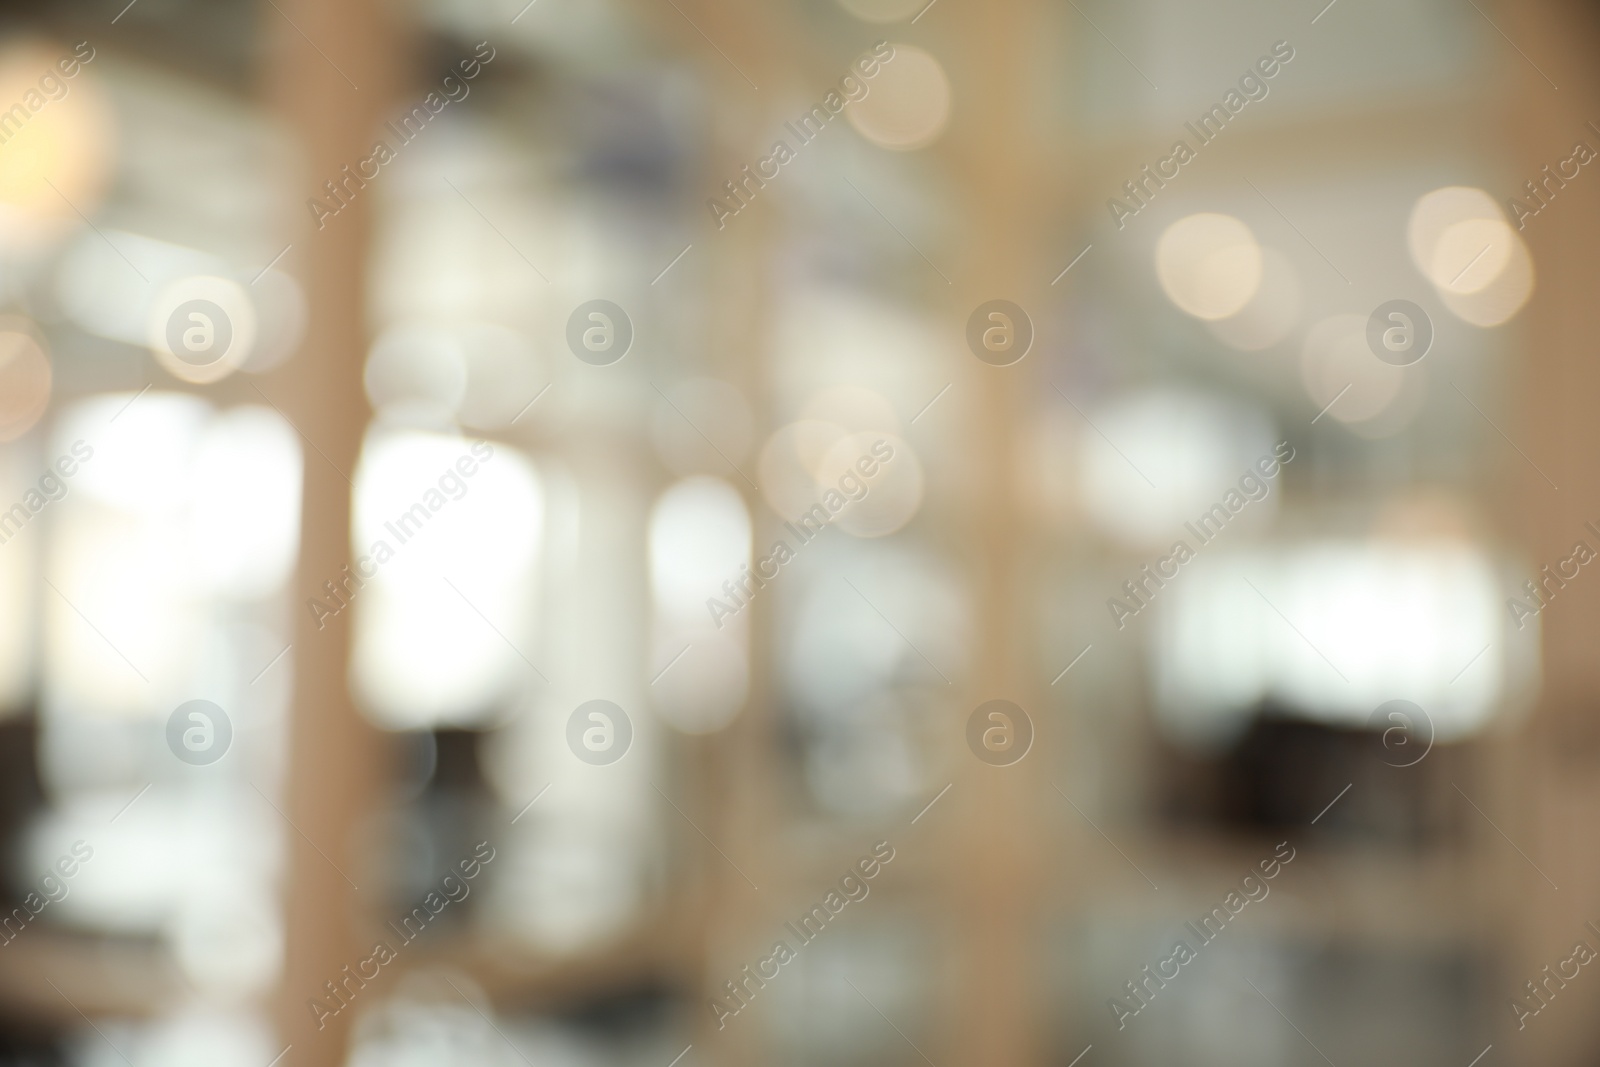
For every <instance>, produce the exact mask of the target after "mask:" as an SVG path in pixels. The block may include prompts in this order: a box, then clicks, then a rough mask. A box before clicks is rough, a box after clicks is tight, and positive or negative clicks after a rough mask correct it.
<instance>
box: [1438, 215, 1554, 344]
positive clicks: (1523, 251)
mask: <svg viewBox="0 0 1600 1067" xmlns="http://www.w3.org/2000/svg"><path fill="white" fill-rule="evenodd" d="M1505 232H1506V233H1509V234H1511V236H1512V237H1513V238H1514V240H1513V242H1512V244H1511V246H1510V250H1509V253H1508V254H1507V257H1506V266H1505V269H1504V270H1502V271H1501V272H1500V273H1499V274H1497V275H1495V277H1494V279H1493V280H1492V281H1490V282H1489V283H1488V284H1486V285H1485V286H1484V287H1483V288H1481V289H1477V290H1474V291H1473V292H1470V293H1460V292H1455V291H1452V290H1450V289H1441V290H1439V299H1440V300H1441V301H1443V303H1444V305H1445V307H1447V308H1449V309H1450V310H1451V311H1452V312H1454V313H1455V315H1456V317H1457V318H1459V319H1461V320H1462V321H1464V322H1468V323H1471V324H1472V325H1473V326H1482V327H1484V328H1488V327H1490V326H1499V325H1500V324H1501V323H1503V322H1507V321H1509V320H1510V319H1511V318H1512V316H1514V315H1516V313H1517V312H1519V311H1521V310H1522V308H1523V305H1525V304H1526V303H1527V302H1528V298H1529V297H1531V296H1532V295H1533V285H1534V272H1533V256H1532V255H1530V254H1529V252H1528V246H1527V245H1526V244H1524V243H1523V240H1522V238H1521V237H1518V236H1517V235H1516V234H1515V233H1512V232H1511V230H1510V228H1509V227H1507V228H1506V231H1505Z"/></svg>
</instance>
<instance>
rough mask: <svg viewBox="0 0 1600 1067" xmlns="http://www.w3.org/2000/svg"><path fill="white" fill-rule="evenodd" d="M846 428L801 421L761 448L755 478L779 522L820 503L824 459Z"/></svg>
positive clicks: (777, 433)
mask: <svg viewBox="0 0 1600 1067" xmlns="http://www.w3.org/2000/svg"><path fill="white" fill-rule="evenodd" d="M846 436H847V434H846V431H845V428H844V427H843V426H840V425H839V424H838V423H833V422H821V421H819V420H816V419H801V420H800V421H798V422H791V423H789V424H788V425H787V426H783V427H780V428H779V429H778V430H777V431H776V432H774V433H773V434H772V436H771V437H769V438H767V443H766V444H765V445H763V446H762V448H761V458H760V460H759V461H758V470H757V474H756V477H757V478H758V480H759V481H760V485H761V495H762V496H763V497H764V498H765V499H766V501H767V504H768V506H770V507H771V508H772V510H773V511H775V512H777V513H778V515H779V517H780V518H783V519H786V520H793V519H795V518H796V517H798V516H799V515H800V513H801V512H803V511H805V510H806V509H807V508H809V507H811V505H813V504H815V503H816V502H817V478H818V472H819V470H820V468H821V464H822V461H823V459H824V458H825V457H826V456H827V455H828V452H829V450H830V449H832V448H833V446H834V445H835V444H837V443H838V442H839V441H840V439H841V438H844V437H846Z"/></svg>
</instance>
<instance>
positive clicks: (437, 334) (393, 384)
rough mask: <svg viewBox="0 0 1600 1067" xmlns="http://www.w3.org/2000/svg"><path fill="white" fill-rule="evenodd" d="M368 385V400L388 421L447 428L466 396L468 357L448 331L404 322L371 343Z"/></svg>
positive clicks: (414, 425)
mask: <svg viewBox="0 0 1600 1067" xmlns="http://www.w3.org/2000/svg"><path fill="white" fill-rule="evenodd" d="M364 380H365V382H366V389H367V399H368V400H370V401H371V402H372V406H373V408H375V409H376V410H377V412H378V414H379V416H380V417H381V418H382V419H383V420H384V421H385V422H392V423H394V424H396V425H400V426H413V427H417V428H421V429H443V428H445V427H448V426H450V425H451V424H452V422H453V420H454V418H455V413H456V410H457V409H458V408H460V407H461V402H462V401H463V400H464V399H465V398H466V395H467V360H466V355H465V354H464V353H463V351H462V345H461V342H460V338H459V337H458V336H457V335H456V334H455V332H454V331H452V330H450V329H449V328H447V327H445V326H442V325H440V324H437V323H419V322H408V323H401V324H398V325H395V326H391V327H389V328H388V329H387V330H385V331H383V333H382V334H380V335H379V336H378V339H377V340H376V341H374V342H373V343H372V351H371V352H370V353H369V354H368V355H367V367H366V372H365V374H364Z"/></svg>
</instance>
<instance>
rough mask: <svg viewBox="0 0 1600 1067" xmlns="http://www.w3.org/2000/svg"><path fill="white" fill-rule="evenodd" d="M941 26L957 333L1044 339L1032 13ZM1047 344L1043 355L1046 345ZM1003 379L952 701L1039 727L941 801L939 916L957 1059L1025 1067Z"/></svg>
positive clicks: (1026, 877) (1027, 820)
mask: <svg viewBox="0 0 1600 1067" xmlns="http://www.w3.org/2000/svg"><path fill="white" fill-rule="evenodd" d="M934 14H937V15H938V16H939V17H942V18H943V19H945V20H947V21H948V23H949V24H950V25H949V26H947V27H946V28H947V30H948V33H947V35H946V37H945V41H946V42H948V44H947V45H946V46H945V47H942V48H941V49H940V50H939V54H940V57H941V60H942V61H943V62H944V63H945V64H946V66H947V69H948V70H949V71H950V73H951V80H952V83H953V85H954V91H955V111H954V115H953V119H952V125H951V128H950V132H949V134H948V135H947V137H948V141H949V143H948V145H947V146H946V147H947V152H948V154H949V157H950V158H951V161H952V163H953V165H954V168H955V170H956V172H957V180H958V182H959V183H960V184H959V188H960V203H961V204H962V207H963V208H964V211H965V214H966V216H967V220H968V231H967V232H969V233H971V234H972V236H973V240H974V244H973V245H972V246H971V247H970V248H969V249H967V250H966V256H967V262H968V264H969V265H970V269H969V270H968V271H966V272H965V273H963V274H960V275H957V278H956V284H955V286H954V287H953V293H952V299H953V302H954V306H953V307H952V308H951V309H950V312H949V314H948V316H947V317H948V321H949V323H950V327H949V328H951V329H955V330H964V328H965V325H966V318H967V315H968V314H970V312H971V311H972V309H973V308H975V307H977V306H978V305H979V304H980V303H982V302H984V301H986V300H991V299H996V298H1003V299H1009V300H1012V301H1014V302H1016V303H1018V304H1019V305H1021V306H1022V307H1023V308H1024V309H1025V310H1027V311H1028V312H1029V314H1030V316H1031V317H1032V318H1033V319H1034V321H1035V324H1036V325H1037V324H1038V323H1039V321H1040V319H1041V314H1040V313H1041V311H1042V307H1041V301H1042V300H1044V299H1045V297H1044V295H1043V294H1045V293H1047V292H1048V286H1047V284H1046V283H1047V282H1048V278H1047V277H1046V278H1045V279H1044V280H1043V281H1041V280H1040V278H1039V277H1038V275H1040V274H1041V272H1043V271H1044V268H1043V267H1042V266H1040V265H1039V260H1040V258H1041V250H1040V249H1038V248H1037V247H1035V246H1034V242H1033V235H1035V234H1036V233H1037V232H1038V229H1039V227H1038V224H1037V220H1036V218H1034V217H1033V216H1032V214H1031V213H1032V212H1036V211H1038V210H1040V209H1041V207H1042V206H1043V205H1044V204H1046V203H1047V201H1046V200H1044V198H1043V193H1042V187H1043V185H1044V182H1043V181H1042V174H1041V156H1040V153H1039V151H1038V149H1036V148H1034V147H1031V145H1030V140H1029V138H1030V136H1031V132H1032V131H1031V130H1030V129H1029V124H1028V122H1027V119H1026V117H1027V116H1028V115H1029V114H1030V113H1032V111H1033V104H1032V100H1031V93H1030V90H1031V88H1032V85H1031V83H1030V81H1029V75H1030V73H1031V72H1032V71H1033V70H1034V65H1033V63H1032V62H1031V61H1030V60H1031V58H1032V57H1033V56H1035V55H1036V54H1037V48H1036V45H1035V41H1034V35H1035V33H1036V31H1037V29H1038V26H1039V24H1040V17H1041V13H1040V11H1039V8H1038V5H1037V4H1035V3H1032V2H1028V0H1024V2H1021V3H1015V4H1005V5H1001V6H998V7H995V6H989V7H963V6H961V5H956V6H954V7H950V8H945V9H944V10H942V11H941V10H940V9H938V8H935V9H934V12H933V13H930V17H933V15H934ZM1041 342H1043V344H1041ZM1045 344H1048V338H1040V339H1039V340H1037V341H1036V342H1035V345H1034V348H1035V351H1034V352H1033V354H1032V355H1030V356H1029V357H1028V358H1027V359H1026V360H1025V361H1024V362H1022V363H1019V364H1016V365H1014V366H1011V367H1004V368H999V367H990V366H986V365H983V364H980V363H978V361H977V360H976V359H972V360H970V362H969V363H968V365H967V368H966V374H965V381H964V382H959V380H958V382H959V384H958V386H957V388H967V389H970V390H971V391H972V395H973V396H975V397H976V402H975V403H974V404H973V405H972V407H971V410H972V412H973V415H974V417H975V420H976V421H975V424H974V425H973V426H972V427H971V433H970V434H969V440H971V442H972V447H973V448H975V449H976V450H978V452H979V460H978V462H977V463H976V464H974V466H973V469H974V471H975V472H976V474H975V477H974V479H973V481H972V483H971V484H970V485H968V486H967V487H966V489H965V496H966V499H967V500H968V501H969V502H970V507H969V509H968V514H970V515H971V516H972V521H971V525H970V526H969V527H968V530H967V535H968V538H969V539H970V543H971V544H973V546H974V547H975V549H976V551H975V553H974V558H975V559H976V560H977V570H976V573H975V574H974V575H973V588H974V589H975V590H976V594H977V597H978V601H977V605H976V607H977V612H976V615H977V619H978V626H977V627H976V634H977V641H978V645H977V647H976V648H975V649H973V663H974V665H975V672H974V676H973V683H974V686H973V688H972V689H971V690H970V691H969V692H967V693H964V694H961V697H962V698H963V699H961V702H960V704H959V705H958V719H957V721H955V722H953V723H951V724H950V729H952V730H957V731H963V730H964V729H965V725H966V716H967V714H968V713H970V711H971V710H972V709H973V708H975V707H977V706H978V705H979V704H980V703H982V702H983V701H985V700H990V699H1001V698H1003V699H1009V700H1014V701H1016V702H1017V703H1019V704H1021V705H1022V707H1023V708H1024V709H1025V710H1026V711H1027V712H1028V714H1029V715H1030V717H1032V719H1033V721H1034V727H1035V731H1036V736H1037V740H1036V743H1035V748H1036V750H1035V751H1034V752H1032V753H1031V754H1030V755H1029V756H1027V757H1025V758H1024V759H1023V760H1022V761H1021V762H1019V763H1016V764H1013V765H1012V766H1010V767H1005V768H991V767H971V768H969V770H968V772H967V773H966V775H965V776H964V779H962V780H958V784H957V786H956V788H957V790H959V791H961V792H962V793H963V794H965V795H959V796H958V795H957V794H956V793H952V795H951V796H950V797H949V798H947V800H946V801H945V803H946V804H947V805H949V808H950V809H953V810H951V811H948V812H947V813H946V817H950V816H952V815H958V816H959V822H958V824H957V826H956V828H955V834H954V835H953V836H951V837H949V838H946V841H947V842H948V845H947V846H946V847H948V853H947V855H946V857H945V858H946V861H947V865H948V869H949V870H950V873H951V881H950V884H951V885H952V886H953V887H954V895H953V898H952V899H950V900H949V901H948V902H947V905H946V906H947V907H951V908H952V909H953V911H954V914H952V915H951V916H950V922H949V925H948V927H947V928H948V929H950V930H952V931H954V932H955V937H957V938H958V939H959V941H958V946H957V955H956V959H957V961H958V968H957V972H956V973H957V976H958V978H957V980H958V982H959V989H958V992H957V998H958V999H957V1004H958V1006H959V1021H958V1022H957V1023H956V1024H955V1025H954V1027H953V1031H952V1033H951V1034H950V1035H949V1036H950V1038H951V1040H952V1045H953V1047H952V1053H951V1056H950V1058H951V1059H953V1060H954V1061H956V1062H960V1063H984V1064H989V1065H991V1067H1022V1065H1024V1064H1033V1063H1038V1062H1042V1058H1043V1056H1044V1052H1045V1049H1044V1047H1043V1035H1042V1033H1041V1028H1040V1025H1039V1020H1040V1014H1039V1011H1038V1004H1037V999H1036V997H1037V994H1036V991H1037V989H1038V988H1039V982H1038V981H1037V976H1038V975H1039V974H1040V973H1042V965H1043V962H1044V959H1043V956H1042V955H1041V954H1040V952H1039V950H1038V944H1039V937H1038V933H1039V922H1040V920H1041V916H1040V914H1039V908H1038V903H1037V900H1038V886H1039V878H1040V862H1039V859H1038V857H1039V856H1040V855H1041V853H1042V852H1043V851H1044V850H1045V843H1044V842H1041V841H1038V840H1034V839H1032V836H1031V835H1032V833H1033V832H1034V831H1035V829H1036V828H1037V827H1040V826H1041V825H1045V824H1047V822H1048V820H1045V819H1044V818H1042V817H1041V812H1043V811H1046V810H1049V808H1050V807H1051V805H1049V803H1048V800H1047V799H1046V798H1047V794H1048V792H1049V791H1048V789H1047V788H1045V783H1046V781H1047V780H1048V774H1047V773H1046V768H1045V766H1044V762H1043V759H1044V753H1045V750H1046V749H1047V747H1048V734H1049V732H1050V726H1049V724H1048V723H1047V722H1045V721H1044V718H1043V714H1042V713H1043V709H1044V703H1043V701H1044V694H1043V691H1042V688H1041V687H1040V686H1039V685H1038V684H1037V682H1036V680H1035V679H1033V678H1032V677H1031V676H1030V667H1031V664H1032V657H1031V656H1030V655H1029V654H1028V650H1029V649H1030V648H1031V647H1032V646H1033V645H1034V643H1035V641H1034V638H1033V636H1032V634H1031V633H1030V632H1029V624H1030V622H1031V620H1032V618H1033V613H1032V610H1031V605H1030V603H1029V602H1028V600H1027V599H1026V597H1025V596H1024V595H1023V591H1024V590H1025V589H1027V588H1029V586H1030V583H1029V582H1027V580H1026V575H1025V573H1024V572H1023V568H1025V567H1026V565H1027V560H1028V558H1029V556H1030V554H1031V552H1032V547H1031V543H1030V541H1031V539H1030V537H1029V536H1028V532H1027V529H1028V528H1027V511H1026V509H1024V508H1023V507H1022V506H1021V505H1022V502H1021V501H1020V500H1019V499H1018V497H1017V479H1016V477H1015V476H1014V472H1015V471H1016V469H1017V467H1018V461H1019V458H1020V453H1021V449H1022V447H1023V440H1024V438H1023V434H1024V432H1025V430H1026V420H1025V419H1024V418H1023V416H1024V415H1025V413H1026V411H1027V409H1028V407H1029V406H1030V402H1029V401H1028V399H1027V398H1028V397H1029V396H1030V395H1031V389H1032V385H1031V383H1032V382H1033V381H1034V379H1035V378H1036V377H1037V376H1039V375H1040V374H1041V371H1040V368H1039V367H1038V361H1039V359H1040V358H1041V352H1040V349H1041V348H1042V347H1044V345H1045Z"/></svg>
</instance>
